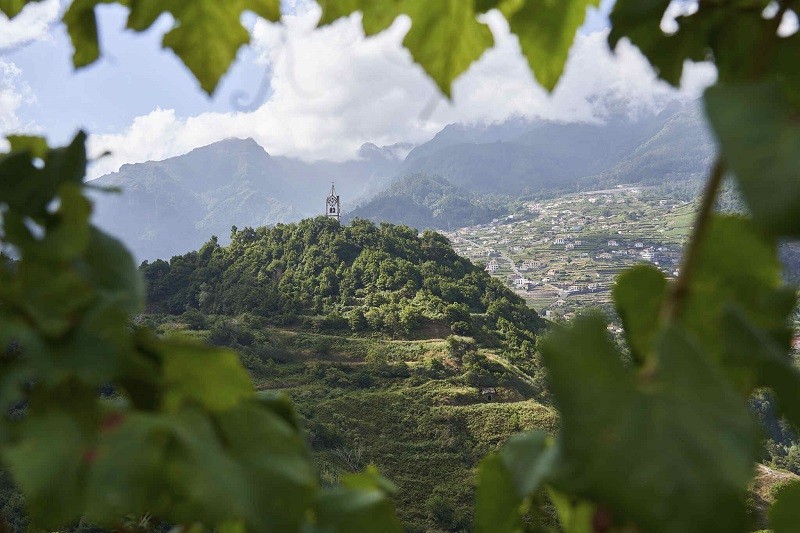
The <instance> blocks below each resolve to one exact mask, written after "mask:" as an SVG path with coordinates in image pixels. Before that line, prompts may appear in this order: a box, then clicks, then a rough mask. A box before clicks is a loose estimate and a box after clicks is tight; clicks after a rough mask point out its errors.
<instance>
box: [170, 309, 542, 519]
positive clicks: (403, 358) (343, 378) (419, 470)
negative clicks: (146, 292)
mask: <svg viewBox="0 0 800 533" xmlns="http://www.w3.org/2000/svg"><path fill="white" fill-rule="evenodd" d="M161 320H167V322H166V323H161V325H160V326H159V330H160V331H161V333H164V334H175V333H180V334H189V335H191V336H194V337H199V338H207V337H208V332H207V331H204V330H201V331H187V330H186V329H185V327H184V326H183V325H182V324H180V323H177V322H175V320H177V319H175V318H166V319H161ZM264 339H269V340H268V341H266V342H267V343H268V344H270V346H267V347H265V346H258V344H260V343H261V344H263V343H264V342H265V341H264ZM236 348H237V349H239V350H240V351H243V352H256V353H257V352H259V350H267V351H268V352H269V353H273V354H279V355H280V358H281V360H282V361H283V362H282V363H274V362H271V361H267V362H266V363H264V362H263V360H262V361H255V360H254V359H253V358H249V357H248V356H247V355H243V357H242V358H243V361H244V362H245V364H246V366H248V368H249V369H250V371H251V373H252V374H253V376H254V379H255V382H256V386H257V387H258V388H259V389H262V390H263V389H271V390H282V391H284V392H286V393H287V394H288V395H289V396H290V397H291V398H292V400H293V402H294V403H295V405H296V407H297V409H298V412H299V413H300V415H301V417H302V418H303V419H304V422H305V425H306V428H307V431H308V434H309V440H310V443H311V445H312V447H313V449H314V453H315V455H316V457H317V459H318V466H319V471H320V476H321V477H322V480H323V482H326V483H333V482H335V481H336V480H337V479H338V477H339V476H340V475H342V474H343V473H346V472H350V471H354V470H358V469H361V468H363V467H364V466H365V465H367V464H374V465H377V466H378V467H379V468H380V470H381V472H382V473H383V474H384V475H386V476H387V477H388V478H389V479H390V480H392V482H394V483H395V484H396V485H397V489H398V490H397V494H396V497H395V500H396V503H397V508H398V513H399V515H400V517H401V519H402V520H403V523H404V524H405V526H406V528H407V530H409V531H460V530H467V529H469V527H470V524H471V522H472V508H473V506H474V502H473V481H474V480H473V476H474V469H475V467H476V465H477V463H478V462H479V461H480V459H481V458H482V457H483V456H484V455H486V453H488V452H490V451H492V450H494V449H496V448H497V447H498V445H500V444H502V443H503V442H504V441H505V440H506V439H507V438H508V437H510V436H511V435H513V434H514V433H517V432H519V431H522V430H526V429H534V428H540V429H545V430H547V431H549V432H551V433H554V432H555V430H556V427H557V414H556V412H555V410H554V409H553V408H552V407H549V406H546V405H543V404H541V403H539V402H538V401H536V400H534V399H533V398H532V396H533V393H532V391H533V387H531V386H530V384H529V382H530V381H531V378H530V377H529V376H527V375H526V374H525V373H524V372H522V371H521V370H519V369H518V368H516V367H515V366H514V365H512V364H511V363H509V362H508V361H507V360H505V358H503V357H502V356H501V355H497V354H495V353H492V352H490V351H488V350H483V349H481V350H480V353H482V354H483V355H486V356H487V357H489V358H490V359H491V360H492V361H494V362H499V363H501V364H502V365H503V366H504V367H505V369H506V372H507V373H508V380H507V383H508V384H509V385H508V386H505V387H499V388H498V389H497V394H496V395H495V397H493V399H492V401H488V400H487V399H486V398H484V397H482V395H481V393H480V389H478V388H476V387H473V386H470V385H468V384H467V383H466V381H465V380H464V377H463V369H462V368H461V367H460V365H459V364H458V362H457V361H455V360H453V359H452V358H450V357H449V356H448V354H447V348H446V343H445V341H444V340H442V339H432V340H417V341H395V340H388V339H381V338H364V337H345V336H336V335H322V334H315V333H311V332H303V331H290V330H281V329H272V328H270V329H269V330H267V331H261V332H259V333H258V335H257V336H256V340H255V342H254V344H253V345H252V346H250V347H248V348H245V349H244V350H242V347H241V346H237V347H236ZM376 359H377V360H379V361H383V362H382V363H381V362H377V363H376V362H375V360H376ZM437 361H438V362H441V363H442V364H441V365H436V364H433V362H437ZM258 363H261V364H258ZM431 367H433V369H431ZM365 376H366V377H365Z"/></svg>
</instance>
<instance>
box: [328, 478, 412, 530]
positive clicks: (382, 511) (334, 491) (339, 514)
mask: <svg viewBox="0 0 800 533" xmlns="http://www.w3.org/2000/svg"><path fill="white" fill-rule="evenodd" d="M387 496H388V493H387V491H386V484H385V482H384V481H383V480H382V478H380V476H378V475H377V472H376V471H375V470H367V472H365V473H361V474H350V475H347V476H344V477H343V478H342V480H341V486H340V487H334V488H331V489H327V490H325V491H323V492H322V493H321V494H320V495H319V497H318V498H317V506H316V515H317V531H329V532H331V533H345V532H354V533H358V532H364V533H367V532H372V531H381V532H384V531H385V532H387V533H391V532H398V533H399V532H401V531H403V527H402V526H401V525H400V522H399V521H398V520H397V518H396V516H395V512H394V505H393V504H392V502H391V501H390V500H389V499H388V498H387Z"/></svg>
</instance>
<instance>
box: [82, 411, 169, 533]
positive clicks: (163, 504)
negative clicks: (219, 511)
mask: <svg viewBox="0 0 800 533" xmlns="http://www.w3.org/2000/svg"><path fill="white" fill-rule="evenodd" d="M111 421H114V424H113V425H112V424H111ZM105 425H106V426H108V427H106V428H105V429H104V431H103V433H102V434H101V436H100V440H99V442H98V445H97V448H96V452H95V454H96V459H95V460H94V462H93V464H92V468H91V471H90V473H89V475H88V480H87V490H86V510H85V516H86V518H88V519H89V520H91V521H92V523H94V524H97V525H101V526H106V527H114V526H115V525H117V524H118V523H119V519H120V517H123V516H125V515H128V514H137V515H145V514H147V513H163V512H164V511H165V510H166V509H167V508H168V506H169V504H170V503H171V497H170V495H169V487H168V486H167V485H166V479H165V472H166V471H167V469H168V468H169V465H168V463H167V459H168V446H169V444H170V442H171V441H172V439H173V436H172V427H171V424H170V420H169V419H167V418H164V417H162V416H160V415H152V414H144V413H113V412H112V413H110V414H109V415H107V422H106V423H105Z"/></svg>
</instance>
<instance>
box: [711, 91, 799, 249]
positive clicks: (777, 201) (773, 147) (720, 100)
mask: <svg viewBox="0 0 800 533" xmlns="http://www.w3.org/2000/svg"><path fill="white" fill-rule="evenodd" d="M705 102H706V110H707V112H708V117H709V120H710V121H711V125H712V126H713V128H714V132H715V133H716V136H717V138H718V140H719V143H720V148H721V150H722V156H723V158H724V160H725V162H726V164H727V165H728V166H729V167H730V169H731V170H732V171H733V173H734V175H735V176H736V179H737V181H738V183H739V189H740V190H741V192H742V195H743V196H744V198H745V200H746V201H747V204H748V206H749V207H750V210H751V211H752V213H753V218H754V219H755V221H756V223H758V224H759V225H760V226H761V227H763V228H764V229H765V230H767V231H768V232H770V233H771V234H772V235H776V236H792V237H798V236H800V180H799V179H798V169H799V168H800V115H799V114H798V110H797V109H796V108H794V107H793V106H792V105H791V104H790V103H789V101H788V99H787V96H786V93H785V92H784V91H783V90H781V87H780V85H779V84H778V83H777V82H765V83H747V84H725V85H717V86H715V87H712V88H710V89H708V90H707V91H706V96H705Z"/></svg>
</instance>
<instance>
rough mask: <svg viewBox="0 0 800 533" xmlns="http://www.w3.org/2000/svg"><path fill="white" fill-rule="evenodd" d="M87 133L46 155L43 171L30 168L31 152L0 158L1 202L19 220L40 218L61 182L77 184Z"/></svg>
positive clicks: (81, 174) (16, 153) (79, 178)
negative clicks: (14, 213) (29, 217)
mask: <svg viewBox="0 0 800 533" xmlns="http://www.w3.org/2000/svg"><path fill="white" fill-rule="evenodd" d="M85 142H86V134H84V133H83V132H80V133H78V135H77V136H76V137H75V139H74V140H73V141H72V143H71V144H70V145H69V146H67V147H65V148H56V149H52V150H49V151H48V152H47V157H46V158H45V165H44V168H36V167H35V166H34V165H33V158H34V157H35V156H34V155H33V154H32V153H31V152H29V151H25V152H12V153H10V154H7V155H4V156H3V157H2V158H0V203H6V204H8V206H9V208H11V209H12V210H14V211H16V213H17V215H18V216H20V217H24V216H32V217H42V216H44V215H45V214H46V213H47V206H48V205H49V204H50V202H51V201H52V200H53V199H54V198H55V197H56V195H57V194H58V191H59V189H60V187H61V185H62V184H63V183H74V184H77V185H80V184H81V183H82V181H83V176H84V174H85V171H86V150H85V148H84V144H85Z"/></svg>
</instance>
